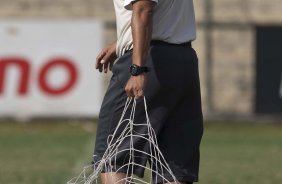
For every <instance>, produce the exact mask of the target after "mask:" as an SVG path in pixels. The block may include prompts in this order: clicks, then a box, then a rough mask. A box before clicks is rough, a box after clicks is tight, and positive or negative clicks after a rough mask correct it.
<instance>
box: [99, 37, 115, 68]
mask: <svg viewBox="0 0 282 184" xmlns="http://www.w3.org/2000/svg"><path fill="white" fill-rule="evenodd" d="M116 59H117V54H116V42H114V43H112V44H110V45H109V46H107V47H105V48H104V49H103V50H102V51H101V52H100V53H99V55H98V56H97V58H96V69H99V72H103V70H104V73H107V72H108V70H112V67H113V64H114V61H115V60H116Z"/></svg>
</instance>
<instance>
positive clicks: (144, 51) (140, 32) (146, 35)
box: [131, 1, 154, 66]
mask: <svg viewBox="0 0 282 184" xmlns="http://www.w3.org/2000/svg"><path fill="white" fill-rule="evenodd" d="M132 6H133V12H132V20H131V29H132V37H133V56H132V59H133V64H136V65H139V66H144V65H145V63H146V57H147V56H148V51H149V46H150V42H151V38H152V27H153V26H152V17H153V6H154V3H153V2H151V1H137V2H134V3H133V5H132Z"/></svg>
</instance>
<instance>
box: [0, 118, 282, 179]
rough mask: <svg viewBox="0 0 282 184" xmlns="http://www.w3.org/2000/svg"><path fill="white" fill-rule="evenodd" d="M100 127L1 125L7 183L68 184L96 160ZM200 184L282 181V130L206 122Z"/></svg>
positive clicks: (1, 175) (1, 172)
mask: <svg viewBox="0 0 282 184" xmlns="http://www.w3.org/2000/svg"><path fill="white" fill-rule="evenodd" d="M95 131H96V125H95V123H78V122H77V123H75V122H71V123H68V122H64V123H51V122H49V123H25V124H19V123H11V122H1V123H0V166H1V168H0V183H1V184H19V183H20V184H63V183H66V182H67V181H68V179H70V178H71V177H73V176H75V175H77V174H78V173H79V172H80V170H81V169H82V167H83V165H87V164H89V163H90V161H91V156H92V150H93V143H94V136H95ZM201 151H202V159H201V172H200V173H201V174H200V182H199V184H279V183H281V182H282V126H279V125H273V124H258V125H257V124H243V123H236V124H235V123H232V124H223V123H206V126H205V135H204V138H203V142H202V148H201Z"/></svg>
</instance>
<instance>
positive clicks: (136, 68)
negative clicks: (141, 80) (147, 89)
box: [129, 64, 148, 76]
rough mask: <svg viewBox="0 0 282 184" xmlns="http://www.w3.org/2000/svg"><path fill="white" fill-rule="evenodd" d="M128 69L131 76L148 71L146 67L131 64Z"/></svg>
mask: <svg viewBox="0 0 282 184" xmlns="http://www.w3.org/2000/svg"><path fill="white" fill-rule="evenodd" d="M129 71H130V73H131V75H132V76H137V75H140V74H141V73H144V72H145V73H146V72H148V67H145V66H138V65H135V64H132V65H130V67H129Z"/></svg>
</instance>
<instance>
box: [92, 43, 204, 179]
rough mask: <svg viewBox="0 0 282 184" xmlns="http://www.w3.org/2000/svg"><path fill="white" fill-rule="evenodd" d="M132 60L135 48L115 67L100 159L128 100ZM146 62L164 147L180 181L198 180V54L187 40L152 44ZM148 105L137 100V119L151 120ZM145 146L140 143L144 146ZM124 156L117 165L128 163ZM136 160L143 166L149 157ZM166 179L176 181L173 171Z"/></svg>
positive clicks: (102, 121)
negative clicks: (178, 42)
mask: <svg viewBox="0 0 282 184" xmlns="http://www.w3.org/2000/svg"><path fill="white" fill-rule="evenodd" d="M131 63H132V51H128V52H126V53H125V54H124V55H123V56H122V57H121V58H119V59H118V61H117V62H116V63H115V64H114V66H113V68H112V72H113V75H112V78H111V81H110V84H109V87H108V90H107V92H106V95H105V97H104V99H103V103H102V107H101V110H100V114H99V122H98V128H97V136H96V144H95V151H94V155H96V156H95V157H94V161H98V160H100V159H101V158H102V156H103V154H104V152H105V150H106V149H107V138H108V136H109V135H110V134H112V133H113V131H114V130H115V128H116V126H117V124H118V122H119V119H120V117H121V113H122V111H123V108H124V105H125V102H126V99H127V95H126V93H125V91H124V87H125V85H126V83H127V81H128V79H129V77H130V73H129V66H130V65H131ZM146 65H147V66H148V67H149V72H148V73H147V74H146V75H147V83H146V88H145V92H144V93H145V96H146V100H147V106H148V113H149V118H150V122H151V124H152V127H153V128H154V130H155V132H156V134H157V140H158V144H159V147H160V150H161V151H162V153H163V155H164V157H165V159H166V161H167V162H168V164H169V166H170V168H171V170H172V171H173V173H174V175H175V176H176V178H177V179H178V181H179V182H196V181H198V172H199V157H200V153H199V146H200V142H201V138H202V134H203V116H202V108H201V95H200V82H199V72H198V59H197V55H196V53H195V51H194V49H193V48H192V47H191V46H189V45H187V44H183V45H174V44H167V43H164V42H155V43H152V44H151V47H150V52H149V57H148V61H147V62H146ZM142 106H143V101H142V100H141V101H137V108H136V114H135V120H136V121H137V123H138V122H139V123H142V122H144V121H145V115H144V108H143V107H142ZM135 123H136V122H135ZM143 144H144V143H140V145H135V146H136V147H140V149H142V147H144V145H143ZM125 146H126V145H125ZM118 157H119V158H118V159H117V164H118V165H119V166H122V165H123V163H124V161H125V160H126V159H125V158H126V153H124V154H123V155H122V154H119V156H118ZM136 161H137V162H138V163H139V164H141V165H146V162H147V160H146V158H144V157H142V158H140V159H138V160H136ZM134 174H136V175H138V176H139V177H142V176H143V174H144V169H143V168H141V167H140V168H136V169H135V170H134ZM164 177H166V178H167V179H168V180H170V181H171V180H172V179H171V178H169V177H170V176H169V174H168V175H167V176H164Z"/></svg>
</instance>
